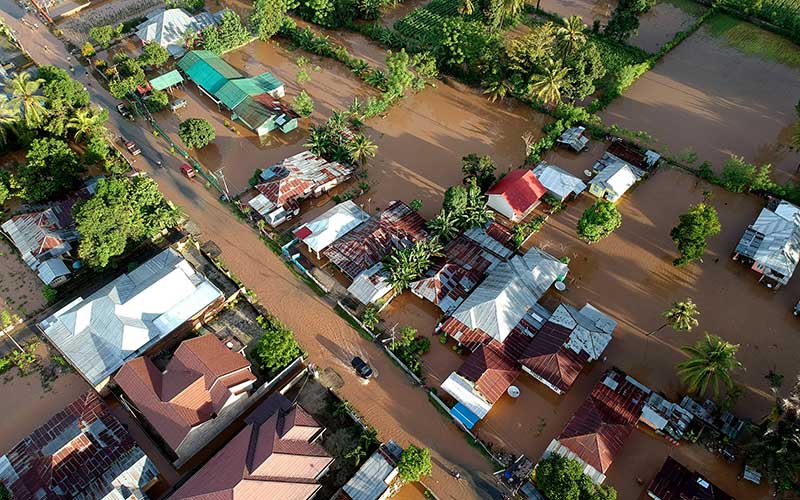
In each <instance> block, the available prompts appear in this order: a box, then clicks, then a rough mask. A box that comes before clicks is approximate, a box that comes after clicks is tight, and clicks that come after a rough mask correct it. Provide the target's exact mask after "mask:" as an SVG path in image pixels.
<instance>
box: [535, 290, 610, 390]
mask: <svg viewBox="0 0 800 500" xmlns="http://www.w3.org/2000/svg"><path fill="white" fill-rule="evenodd" d="M616 326H617V323H616V321H614V320H613V319H611V318H609V317H608V316H606V315H605V314H603V313H602V312H600V311H598V310H597V309H596V308H595V307H594V306H592V305H591V304H586V305H585V306H583V308H582V309H581V310H578V309H576V308H575V307H573V306H571V305H569V304H560V305H559V306H558V308H556V310H555V311H554V312H553V314H552V315H551V316H550V318H549V320H548V321H547V322H546V323H545V324H544V325H543V326H542V328H541V330H539V331H538V332H537V333H535V335H534V336H533V338H532V339H531V340H530V342H529V343H528V345H527V346H526V347H525V351H524V352H523V354H522V355H521V357H520V358H519V362H520V363H521V364H522V369H523V370H524V371H525V372H527V373H528V374H530V375H531V376H532V377H533V378H535V379H536V380H538V381H539V382H541V383H543V384H544V385H546V386H547V387H549V388H550V389H551V390H552V391H554V392H556V393H557V394H564V393H565V392H566V391H567V390H569V388H570V387H571V386H572V384H573V383H574V382H575V379H577V378H578V375H579V374H580V372H581V371H582V370H583V368H584V367H585V366H586V365H587V364H589V363H590V362H592V361H595V360H597V359H599V358H600V356H601V355H602V354H603V351H604V350H605V348H606V347H607V346H608V344H609V342H611V335H612V333H613V331H614V329H615V328H616Z"/></svg>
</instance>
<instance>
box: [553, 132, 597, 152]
mask: <svg viewBox="0 0 800 500" xmlns="http://www.w3.org/2000/svg"><path fill="white" fill-rule="evenodd" d="M585 132H586V127H570V128H568V129H567V130H565V131H564V133H563V134H561V136H559V138H558V139H556V142H557V143H558V144H561V145H562V146H566V147H568V148H570V149H572V150H573V151H575V152H576V153H580V152H581V151H583V150H584V149H586V147H587V146H588V145H589V138H588V137H586V136H585V135H584V133H585Z"/></svg>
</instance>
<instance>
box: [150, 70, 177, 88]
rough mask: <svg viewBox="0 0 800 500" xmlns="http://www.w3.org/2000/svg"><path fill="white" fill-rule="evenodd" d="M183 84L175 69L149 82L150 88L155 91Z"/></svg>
mask: <svg viewBox="0 0 800 500" xmlns="http://www.w3.org/2000/svg"><path fill="white" fill-rule="evenodd" d="M182 82H183V77H182V76H181V74H180V72H179V71H178V70H177V69H173V70H172V71H170V72H169V73H164V74H163V75H161V76H157V77H155V78H153V79H152V80H150V86H151V87H153V89H155V90H164V89H168V88H170V87H174V86H175V85H178V84H179V83H182Z"/></svg>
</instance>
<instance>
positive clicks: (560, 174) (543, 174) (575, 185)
mask: <svg viewBox="0 0 800 500" xmlns="http://www.w3.org/2000/svg"><path fill="white" fill-rule="evenodd" d="M533 174H534V175H535V176H536V178H537V179H539V182H541V183H542V186H544V187H545V188H546V189H547V190H548V191H549V192H550V193H551V194H553V195H554V196H556V197H558V198H559V199H561V200H563V199H564V198H566V197H567V196H569V195H571V194H573V193H574V194H576V195H577V194H580V193H582V192H583V191H584V190H585V189H586V184H585V183H584V182H583V181H582V180H580V179H579V178H577V177H575V176H574V175H572V174H570V173H568V172H565V171H564V170H562V169H560V168H559V167H557V166H555V165H552V164H550V163H547V162H544V161H543V162H541V163H539V165H537V166H536V168H534V169H533Z"/></svg>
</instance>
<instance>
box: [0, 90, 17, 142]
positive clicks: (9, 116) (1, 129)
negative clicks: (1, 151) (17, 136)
mask: <svg viewBox="0 0 800 500" xmlns="http://www.w3.org/2000/svg"><path fill="white" fill-rule="evenodd" d="M18 122H19V106H15V105H14V104H13V103H12V102H11V101H9V100H8V97H6V96H5V94H0V143H3V144H5V142H6V139H7V138H8V130H9V129H10V128H12V127H13V126H14V125H15V124H17V123H18Z"/></svg>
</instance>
